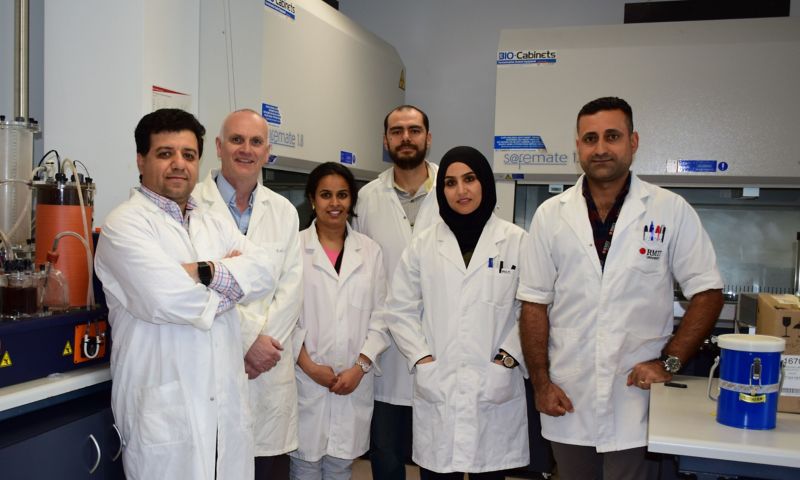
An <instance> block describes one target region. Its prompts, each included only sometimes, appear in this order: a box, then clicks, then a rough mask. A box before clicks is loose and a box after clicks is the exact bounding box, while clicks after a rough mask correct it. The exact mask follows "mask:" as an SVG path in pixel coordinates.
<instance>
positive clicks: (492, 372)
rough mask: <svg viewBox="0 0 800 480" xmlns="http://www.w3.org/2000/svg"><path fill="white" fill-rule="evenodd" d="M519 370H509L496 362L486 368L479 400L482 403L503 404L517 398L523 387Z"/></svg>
mask: <svg viewBox="0 0 800 480" xmlns="http://www.w3.org/2000/svg"><path fill="white" fill-rule="evenodd" d="M518 372H519V369H518V368H516V367H515V368H507V367H504V366H503V365H498V364H496V363H494V362H492V363H490V364H489V366H488V367H487V368H486V372H485V375H486V377H485V378H484V379H483V387H482V388H481V391H480V394H479V395H478V400H479V401H481V402H488V403H494V404H497V405H500V404H503V403H506V402H508V401H509V400H512V399H514V398H517V397H518V396H519V393H520V388H521V387H522V382H521V381H520V378H519V375H518Z"/></svg>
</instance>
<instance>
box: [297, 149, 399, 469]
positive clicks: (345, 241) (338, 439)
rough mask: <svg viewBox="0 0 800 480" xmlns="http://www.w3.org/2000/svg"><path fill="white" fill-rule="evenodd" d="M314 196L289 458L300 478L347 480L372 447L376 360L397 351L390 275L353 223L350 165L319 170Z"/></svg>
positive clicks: (311, 188)
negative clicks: (387, 314) (384, 316)
mask: <svg viewBox="0 0 800 480" xmlns="http://www.w3.org/2000/svg"><path fill="white" fill-rule="evenodd" d="M306 197H307V198H308V200H309V202H310V203H311V207H312V209H313V217H314V219H313V222H312V223H311V226H310V227H309V228H307V229H306V230H303V231H302V232H300V242H301V251H302V256H303V291H304V296H303V308H302V311H301V313H300V319H299V322H298V327H299V328H298V331H297V337H296V339H295V340H296V343H297V344H298V345H297V346H298V349H299V352H300V353H299V357H298V359H297V367H296V368H295V376H296V378H297V394H298V404H299V410H298V445H299V448H298V449H297V450H295V451H293V452H291V453H289V455H290V456H291V463H290V472H291V478H292V479H293V480H306V479H331V480H340V479H341V480H344V479H349V478H350V477H351V466H352V463H353V459H355V458H357V457H358V456H360V455H362V454H364V453H365V452H366V451H367V448H368V447H369V426H370V421H371V420H372V384H373V375H374V374H378V375H379V374H380V371H379V369H378V367H377V365H376V363H375V360H377V356H378V355H379V354H380V353H381V352H383V351H384V350H385V349H386V348H387V347H388V346H389V335H388V332H387V330H386V326H385V324H384V323H383V322H382V321H381V320H380V319H379V318H378V316H377V315H375V314H374V312H377V311H378V310H379V309H381V308H382V307H383V304H384V301H385V298H386V275H385V273H384V269H383V258H382V256H381V250H380V247H379V246H378V244H377V243H375V242H374V241H372V240H370V239H369V238H368V237H366V236H365V235H362V234H360V233H358V232H356V231H354V230H352V229H351V228H350V226H349V225H348V223H347V219H348V217H349V216H350V215H351V214H352V213H353V208H354V207H355V205H356V201H357V199H358V192H357V191H356V185H355V179H354V178H353V174H352V173H351V172H350V170H348V169H347V167H344V166H343V165H340V164H338V163H332V162H328V163H323V164H321V165H319V166H318V167H317V168H315V169H314V170H313V171H312V172H311V174H310V176H309V179H308V184H307V185H306ZM301 341H302V347H300V345H299V343H300V342H301Z"/></svg>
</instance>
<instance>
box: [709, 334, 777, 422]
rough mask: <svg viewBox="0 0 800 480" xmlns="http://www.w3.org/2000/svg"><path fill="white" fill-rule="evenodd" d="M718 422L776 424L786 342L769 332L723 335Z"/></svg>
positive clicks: (720, 337)
mask: <svg viewBox="0 0 800 480" xmlns="http://www.w3.org/2000/svg"><path fill="white" fill-rule="evenodd" d="M718 342H719V347H720V349H721V352H720V372H719V398H718V399H717V422H719V423H721V424H723V425H728V426H730V427H736V428H746V429H751V430H769V429H771V428H775V420H776V417H777V414H778V395H779V394H780V383H781V378H780V377H781V353H782V352H783V349H784V347H785V346H786V342H785V341H784V340H783V339H782V338H778V337H770V336H767V335H743V334H728V335H720V336H719V341H718Z"/></svg>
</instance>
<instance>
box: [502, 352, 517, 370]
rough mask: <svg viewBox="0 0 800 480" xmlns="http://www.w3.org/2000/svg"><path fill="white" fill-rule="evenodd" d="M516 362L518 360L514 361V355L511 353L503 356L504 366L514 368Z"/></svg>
mask: <svg viewBox="0 0 800 480" xmlns="http://www.w3.org/2000/svg"><path fill="white" fill-rule="evenodd" d="M514 363H516V362H514V357H512V356H511V355H506V356H505V357H503V365H504V366H506V367H508V368H514Z"/></svg>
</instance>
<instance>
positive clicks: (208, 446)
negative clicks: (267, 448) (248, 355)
mask: <svg viewBox="0 0 800 480" xmlns="http://www.w3.org/2000/svg"><path fill="white" fill-rule="evenodd" d="M189 215H190V222H189V232H188V233H187V231H186V230H185V229H184V227H183V226H181V225H180V224H179V223H178V222H177V221H175V220H174V219H173V218H171V217H170V216H169V215H168V214H167V213H166V212H164V211H163V210H161V209H160V208H159V207H158V206H157V205H156V204H155V203H153V202H152V201H150V200H149V199H148V198H146V197H145V196H144V195H142V194H141V193H139V192H138V191H134V193H133V195H132V197H131V198H130V199H129V200H128V201H126V202H125V203H123V204H122V205H120V206H119V207H117V208H116V209H114V210H113V211H112V212H111V213H110V214H109V216H108V218H107V220H106V224H105V225H104V226H103V229H102V233H101V235H100V240H99V242H98V245H97V254H96V263H95V265H96V268H97V275H98V277H99V278H100V280H101V281H102V282H103V289H104V290H105V293H106V300H107V303H108V307H109V321H110V323H111V327H112V328H113V333H112V338H113V341H114V343H113V348H112V352H111V376H112V380H113V383H112V390H111V402H112V407H113V411H114V418H115V422H116V424H117V425H118V426H119V428H120V432H121V434H122V438H123V439H124V442H125V449H124V450H123V462H124V466H125V474H126V476H127V477H128V478H129V479H147V480H150V479H154V478H192V479H206V480H212V479H214V478H215V468H214V467H215V452H216V454H217V455H218V457H219V458H218V462H217V472H216V478H217V479H218V480H225V479H231V480H233V479H235V480H239V479H242V478H252V476H253V458H252V457H253V441H252V434H251V432H250V422H251V418H250V412H249V407H248V405H247V376H246V375H245V373H244V365H243V363H242V345H241V338H240V330H239V316H238V315H237V313H236V309H230V310H228V311H226V312H224V313H222V314H220V315H218V316H217V315H216V309H217V305H218V304H219V301H220V297H219V295H218V294H217V293H216V292H214V291H213V290H210V289H208V288H206V287H205V286H203V285H202V284H200V283H195V282H194V280H192V279H191V278H190V277H189V276H188V275H187V273H186V271H185V270H184V269H183V267H181V264H182V263H190V262H196V261H199V260H215V261H221V262H222V263H224V264H225V265H226V266H227V267H228V269H229V270H230V272H231V274H232V275H233V277H234V278H235V279H236V281H237V282H238V284H239V286H240V287H241V289H242V291H243V292H244V293H245V297H244V298H242V301H243V302H247V301H250V300H252V299H255V298H257V297H258V296H261V295H266V294H267V293H269V292H270V291H271V290H272V289H273V288H274V278H275V275H274V271H275V270H277V268H276V265H275V262H274V261H272V260H271V259H270V257H269V255H268V254H267V253H266V251H264V250H263V249H261V248H259V247H256V246H254V245H252V244H250V243H249V242H247V241H246V239H245V238H244V237H243V236H242V235H241V234H240V233H239V231H238V230H237V229H235V228H233V227H232V226H231V225H230V222H227V221H225V220H224V219H223V218H222V217H218V216H216V215H214V214H213V213H212V212H208V211H203V208H202V206H199V207H198V208H197V209H195V210H193V211H192V212H191V213H190V214H189ZM232 250H238V251H240V252H243V254H242V255H241V256H238V257H235V258H228V259H224V260H220V259H222V258H223V257H224V256H225V255H227V254H228V253H229V252H230V251H232Z"/></svg>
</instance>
